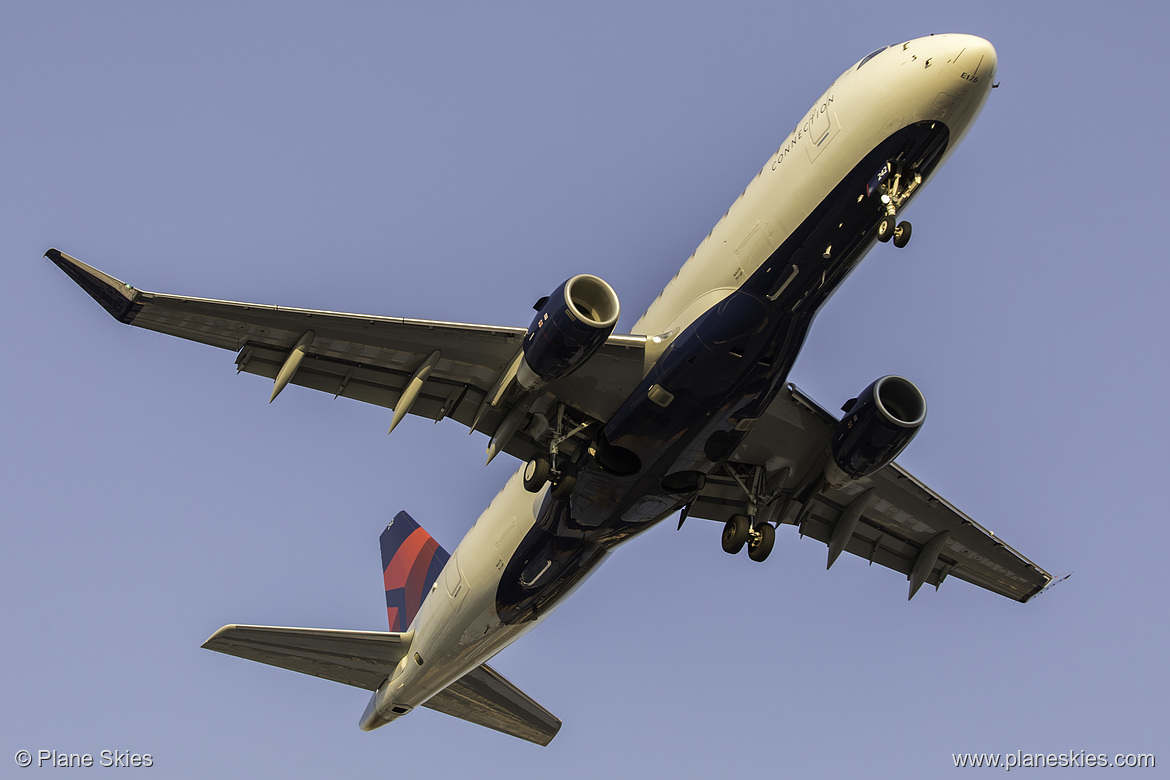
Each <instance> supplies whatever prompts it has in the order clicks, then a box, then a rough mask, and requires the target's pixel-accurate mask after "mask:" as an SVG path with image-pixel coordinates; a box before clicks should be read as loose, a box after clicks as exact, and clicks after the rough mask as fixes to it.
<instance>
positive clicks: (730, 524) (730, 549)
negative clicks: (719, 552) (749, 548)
mask: <svg viewBox="0 0 1170 780" xmlns="http://www.w3.org/2000/svg"><path fill="white" fill-rule="evenodd" d="M751 530H752V521H751V520H749V519H748V516H747V515H732V516H731V519H730V520H728V521H727V525H725V526H723V540H722V541H723V552H725V553H728V554H729V555H735V554H736V553H738V552H739V551H740V550H742V549H743V546H744V543H746V542H747V540H748V537H749V536H751Z"/></svg>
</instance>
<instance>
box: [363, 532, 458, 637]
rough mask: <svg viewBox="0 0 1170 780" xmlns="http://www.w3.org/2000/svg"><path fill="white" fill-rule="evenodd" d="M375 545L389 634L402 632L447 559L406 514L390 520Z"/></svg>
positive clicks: (446, 553)
mask: <svg viewBox="0 0 1170 780" xmlns="http://www.w3.org/2000/svg"><path fill="white" fill-rule="evenodd" d="M379 541H380V542H381V544H382V576H383V578H384V579H385V581H386V616H387V618H388V619H389V621H390V630H391V631H393V632H396V633H397V632H402V631H406V630H407V628H409V627H410V624H411V622H412V621H413V620H414V618H415V616H416V615H418V611H419V608H420V607H422V603H423V599H424V598H426V595H427V592H428V591H429V590H430V589H431V585H433V584H434V583H435V580H436V579H438V577H439V574H440V573H441V572H442V571H443V567H444V566H446V565H447V561H448V560H449V559H450V558H451V555H450V554H449V553H448V552H447V551H446V550H444V549H443V548H442V547H440V546H439V543H438V542H436V541H435V540H434V539H433V538H432V537H431V535H430V534H428V533H427V532H426V531H425V530H423V529H422V527H421V526H419V524H418V523H416V522H415V521H414V518H413V517H411V516H410V515H408V514H407V513H406V512H399V513H398V514H397V515H395V516H394V519H393V520H391V521H390V525H388V526H386V530H385V531H383V532H382V536H381V538H380V540H379Z"/></svg>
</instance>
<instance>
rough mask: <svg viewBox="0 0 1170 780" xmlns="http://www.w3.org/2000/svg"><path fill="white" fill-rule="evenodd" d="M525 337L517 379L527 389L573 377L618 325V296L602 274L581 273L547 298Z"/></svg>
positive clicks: (538, 308) (540, 301)
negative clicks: (574, 372) (601, 276)
mask: <svg viewBox="0 0 1170 780" xmlns="http://www.w3.org/2000/svg"><path fill="white" fill-rule="evenodd" d="M533 308H534V309H536V312H537V313H536V318H535V319H534V320H532V324H531V325H529V326H528V333H526V334H525V335H524V346H523V350H524V359H523V360H521V361H520V366H519V367H518V369H517V371H516V381H517V383H519V384H520V386H521V387H523V388H524V389H525V390H531V389H532V388H534V387H536V386H537V385H540V384H543V383H545V382H551V381H553V380H554V379H560V378H561V377H565V376H568V375H569V374H571V373H572V372H573V371H575V370H577V369H578V368H580V367H581V365H582V364H583V363H584V362H585V361H586V360H588V359H589V358H590V357H591V356H592V355H593V353H594V352H596V351H597V350H598V349H599V348H600V347H601V345H602V344H604V343H605V340H606V339H608V338H609V335H610V334H611V333H613V329H614V326H615V325H617V321H618V313H619V307H618V298H617V294H616V293H615V292H614V291H613V288H612V287H610V286H609V285H608V284H606V283H605V282H604V281H602V280H601V279H599V278H598V277H596V276H591V275H589V274H579V275H577V276H574V277H572V278H571V279H568V280H566V281H565V283H564V284H562V285H561V286H559V287H557V289H555V290H553V292H552V295H549V296H548V297H546V298H541V299H540V300H539V301H537V302H536V305H535V306H534V307H533Z"/></svg>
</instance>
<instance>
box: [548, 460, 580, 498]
mask: <svg viewBox="0 0 1170 780" xmlns="http://www.w3.org/2000/svg"><path fill="white" fill-rule="evenodd" d="M575 487H577V469H576V468H575V467H574V466H572V465H571V464H566V465H565V467H564V468H563V469H561V475H560V476H559V477H557V478H556V480H555V481H554V482H553V489H552V497H553V500H554V501H565V500H567V499H568V498H569V497H570V496H572V495H573V488H575Z"/></svg>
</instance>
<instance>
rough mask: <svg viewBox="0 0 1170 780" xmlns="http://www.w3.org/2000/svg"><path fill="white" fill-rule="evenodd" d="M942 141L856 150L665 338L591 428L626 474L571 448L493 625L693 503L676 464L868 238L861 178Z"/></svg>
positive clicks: (705, 441)
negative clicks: (740, 278) (570, 467)
mask: <svg viewBox="0 0 1170 780" xmlns="http://www.w3.org/2000/svg"><path fill="white" fill-rule="evenodd" d="M948 137H949V131H948V129H947V127H946V126H945V125H943V124H942V123H938V122H923V123H919V124H916V125H913V126H911V127H907V128H903V129H902V130H900V131H898V132H896V133H894V134H893V135H891V136H890V137H889V138H887V139H885V141H883V142H882V143H880V144H879V145H878V146H877V147H876V148H873V149H871V150H869V152H868V153H866V154H863V155H861V157H860V161H859V162H857V163H856V164H855V165H854V166H853V167H852V169H851V170H850V171H849V172H848V174H847V175H845V176H844V177H843V178H842V179H841V181H840V182H839V183H838V184H837V185H836V186H835V187H834V188H833V189H832V190H831V192H830V193H829V195H828V196H827V197H825V198H824V200H822V201H821V202H820V203H819V204H818V206H817V207H816V208H815V209H814V210H813V211H812V213H811V214H810V216H809V217H808V218H807V219H806V220H804V221H803V222H802V223H801V224H800V225H799V226H798V227H797V229H796V230H795V231H793V233H792V235H790V236H789V237H788V238H787V239H786V240H785V242H784V243H783V244H782V245H781V246H780V247H778V248H777V249H776V250H775V251H774V252H773V253H772V254H771V255H770V256H769V257H768V258H767V260H765V261H764V263H763V264H762V265H761V266H760V268H758V269H757V270H756V272H755V273H753V274H752V275H751V276H750V277H748V278H747V279H745V280H744V282H743V284H742V285H740V287H739V288H738V289H736V290H735V291H734V292H732V293H731V294H729V295H728V296H727V297H725V298H723V299H722V300H720V301H719V302H718V303H716V304H715V305H714V306H713V307H712V308H711V309H710V310H708V311H707V312H705V313H704V314H702V315H701V316H699V317H698V318H697V319H696V320H695V321H694V322H693V323H691V324H690V325H688V326H687V327H686V328H685V329H684V330H683V331H682V332H681V333H680V334H679V335H678V336H676V337H675V339H674V340H673V341H672V342H671V343H670V345H669V346H668V347H667V348H666V349H665V350H664V351H663V353H662V354H661V356H660V357H659V359H658V360H657V361H656V362H655V364H654V366H652V367H651V369H650V371H649V373H648V374H647V375H646V376H645V377H644V379H643V380H642V383H641V384H640V385H639V386H638V388H637V389H635V390H634V392H633V393H631V394H630V396H629V398H628V399H627V400H626V401H625V402H624V403H623V404H622V406H621V407H620V408H619V409H618V411H617V412H616V413H615V414H614V415H613V417H612V418H610V420H609V422H608V423H607V424H606V426H605V428H604V433H603V436H602V439H603V441H604V442H605V443H606V445H607V447H608V448H609V449H611V450H617V451H620V452H621V453H623V458H624V462H626V463H630V464H634V465H635V468H633V469H632V470H631V471H630V473H622V471H621V470H615V469H614V468H613V467H612V465H610V466H609V467H607V465H606V463H605V462H604V457H603V456H599V455H598V454H597V453H598V450H600V449H602V448H601V447H600V446H599V447H598V448H596V449H594V450H585V449H583V450H582V451H581V452H580V453H579V455H578V458H577V463H576V467H577V470H578V477H577V486H576V488H575V490H574V492H573V495H572V496H571V497H570V499H569V500H565V501H553V500H552V499H551V498H548V497H547V496H546V497H545V498H544V502H543V505H542V506H541V507H540V508H539V510H538V511H537V513H536V515H535V523H534V524H533V525H532V526H531V528H530V529H529V530H528V531H527V533H526V534H525V535H524V538H523V539H522V540H521V542H520V544H519V545H518V547H517V549H516V551H515V553H514V554H513V555H512V557H511V559H510V560H508V561H507V563H506V565H505V567H504V571H503V575H502V576H501V578H500V580H499V586H498V588H497V590H496V594H495V595H496V609H497V612H498V615H499V617H500V620H501V621H502V622H503V623H505V624H515V623H521V622H526V621H531V620H534V619H535V618H537V617H539V616H540V615H542V614H545V613H546V612H547V611H548V610H550V609H551V608H553V607H554V606H556V604H558V603H559V602H560V601H561V599H563V598H564V597H565V596H567V595H568V593H569V592H571V591H572V590H574V589H575V588H576V587H577V586H579V585H580V583H581V582H583V581H584V579H585V578H586V577H587V576H588V575H589V574H590V573H591V572H592V571H593V570H594V569H595V568H596V567H597V566H598V565H599V564H600V563H601V562H602V561H603V560H604V559H605V557H606V555H607V554H608V552H609V551H611V550H613V549H614V548H615V547H617V546H618V545H619V544H621V543H622V542H624V541H626V540H628V539H630V538H632V537H633V536H635V535H637V534H639V533H641V532H643V531H645V530H646V529H648V528H650V527H651V526H652V525H654V524H655V523H657V522H659V521H661V520H662V519H663V518H665V517H667V516H668V515H669V514H670V513H671V512H673V511H675V510H676V509H678V508H679V507H681V506H682V505H683V504H684V503H686V502H687V501H688V500H690V499H691V498H693V496H694V495H695V494H696V493H697V491H698V487H697V486H692V487H691V488H689V489H683V490H679V489H678V487H677V486H678V485H687V484H692V483H693V485H697V484H698V483H697V482H694V480H693V479H692V480H691V481H690V482H688V480H687V478H686V475H687V473H688V472H689V473H693V474H701V475H705V474H708V473H710V472H711V471H712V470H713V469H714V468H715V467H716V466H717V465H718V464H720V463H722V462H723V461H724V460H726V458H727V457H729V456H730V455H731V453H732V452H734V451H735V448H736V447H737V446H739V444H740V442H741V441H742V440H743V438H744V437H745V436H746V435H747V433H748V432H749V431H750V429H751V424H752V421H753V420H755V419H756V418H757V417H759V416H760V414H762V412H763V410H764V409H765V408H766V407H767V405H768V404H769V403H770V402H771V400H772V399H773V398H774V397H775V395H776V393H777V392H778V391H779V389H780V388H781V387H782V386H783V383H784V382H785V381H786V380H787V377H788V372H789V371H790V369H791V368H792V365H793V363H794V362H795V361H796V357H797V355H798V354H799V352H800V349H801V347H802V346H803V343H804V339H805V336H806V335H807V333H808V329H809V327H810V326H811V324H812V321H813V318H814V317H815V315H816V313H817V311H819V309H820V308H821V306H822V305H823V304H824V303H825V301H826V300H828V298H829V296H830V295H831V294H832V293H833V291H834V290H836V289H837V287H838V286H839V285H840V284H841V282H842V281H844V279H845V278H846V277H847V276H848V275H849V273H850V272H852V270H853V269H854V268H855V267H856V266H857V264H858V263H859V262H860V261H861V259H862V257H864V255H865V254H866V252H868V250H869V249H870V248H871V247H872V246H873V245H874V243H875V241H876V225H877V222H878V220H879V219H880V216H881V214H882V213H883V211H882V209H883V208H884V207H883V205H882V204H881V203H880V201H879V200H878V197H877V195H876V193H875V194H872V195H871V196H866V194H865V193H866V184H867V182H869V181H870V179H871V178H872V177H873V175H874V173H875V172H876V171H878V170H879V169H880V168H881V167H882V166H883V165H885V164H886V162H887V161H889V160H892V159H898V160H900V161H902V163H903V164H906V165H910V166H912V167H915V168H917V169H919V170H920V172H921V173H922V176H923V178H924V179H926V178H927V177H929V175H930V173H931V172H932V170H933V169H934V167H935V166H936V165H937V163H938V160H939V159H940V157H941V155H942V154H943V152H945V150H946V147H947V142H948ZM668 478H674V481H672V479H668ZM672 487H673V488H674V489H671V488H672Z"/></svg>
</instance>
